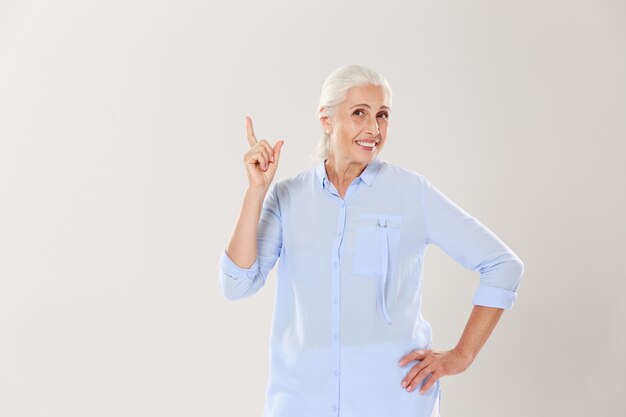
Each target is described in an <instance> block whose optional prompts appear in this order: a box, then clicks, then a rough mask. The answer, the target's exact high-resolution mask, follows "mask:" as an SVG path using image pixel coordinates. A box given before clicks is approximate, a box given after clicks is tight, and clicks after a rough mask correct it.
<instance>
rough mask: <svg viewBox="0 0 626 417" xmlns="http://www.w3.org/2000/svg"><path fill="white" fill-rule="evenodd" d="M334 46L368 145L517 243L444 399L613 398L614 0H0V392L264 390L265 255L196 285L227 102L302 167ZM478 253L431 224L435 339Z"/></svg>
mask: <svg viewBox="0 0 626 417" xmlns="http://www.w3.org/2000/svg"><path fill="white" fill-rule="evenodd" d="M352 63H356V64H362V65H366V66H369V67H371V68H373V69H375V70H377V71H379V72H381V73H382V74H383V75H385V76H386V77H387V79H388V80H389V83H390V85H391V87H392V89H393V92H394V96H393V106H392V114H391V117H390V123H391V125H390V126H391V127H390V131H389V138H388V143H387V145H386V146H385V149H384V150H383V153H382V154H381V158H382V159H384V160H386V161H388V162H390V163H394V164H397V165H400V166H403V167H405V168H409V169H413V170H416V171H418V172H421V173H422V174H424V175H426V176H427V177H428V178H429V179H430V180H431V181H432V182H433V183H434V184H435V185H436V186H438V187H439V188H440V189H441V190H442V191H443V192H444V193H445V194H446V195H447V196H448V197H449V198H451V199H452V200H453V201H455V202H456V203H458V204H459V205H460V206H461V207H463V208H464V209H465V210H466V211H468V212H469V213H470V214H472V215H474V216H475V217H476V218H477V219H479V220H480V221H481V222H482V223H483V224H485V225H486V226H488V227H489V228H490V229H491V230H492V231H494V232H495V233H496V234H497V235H498V236H499V237H500V238H501V239H502V240H503V241H504V242H505V243H506V244H507V245H509V246H510V247H511V248H512V249H513V250H514V251H515V252H516V253H517V254H518V255H519V256H520V258H521V259H522V260H523V261H524V264H525V273H524V276H523V278H522V283H521V284H520V286H519V288H518V301H517V302H516V303H515V305H514V307H513V309H511V310H508V311H505V313H504V315H503V316H502V319H501V320H500V322H499V324H498V326H497V327H496V329H495V331H494V333H493V334H492V336H491V338H490V339H489V340H488V341H487V344H486V345H485V346H484V347H483V349H482V350H481V352H480V354H479V356H478V358H477V359H476V360H475V361H474V363H473V364H472V366H471V367H470V368H469V369H468V370H467V371H465V372H464V373H462V374H458V375H454V376H447V377H443V378H442V401H441V415H442V417H454V416H464V417H474V416H475V417H479V416H480V417H501V416H508V417H522V416H523V417H527V416H554V415H563V416H572V417H578V416H580V417H582V416H591V415H597V416H600V415H601V416H605V417H609V416H623V415H625V414H626V397H625V396H624V395H623V394H624V387H625V386H626V360H625V359H624V352H626V336H625V333H624V330H623V325H624V322H625V319H626V303H624V294H626V268H625V266H624V258H625V253H626V244H625V242H624V237H625V235H626V233H625V232H626V227H625V222H624V220H623V215H624V213H625V212H626V197H625V192H624V190H625V189H626V168H625V164H624V160H625V155H626V149H625V148H626V146H625V141H626V75H625V74H626V4H625V3H624V2H623V1H608V0H604V1H600V0H594V1H591V0H589V1H567V2H566V1H545V0H541V1H538V0H534V1H533V0H530V1H495V0H494V1H486V0H482V1H479V0H477V1H472V2H467V1H446V2H435V1H413V2H389V1H385V2H382V1H370V0H368V1H345V0H335V1H326V0H324V1H316V2H306V3H304V2H297V1H287V0H285V1H271V2H268V1H248V2H243V1H241V0H238V1H237V0H236V1H228V2H206V1H204V2H201V1H164V0H158V1H155V0H151V1H147V0H146V1H138V0H124V1H56V2H49V1H6V0H3V1H2V2H0V139H1V141H0V193H1V194H0V416H2V417H22V416H24V417H26V416H28V417H30V416H55V417H56V416H63V417H68V416H80V417H83V416H91V417H99V416H116V417H118V416H129V417H130V416H133V417H136V416H147V417H148V416H149V417H158V416H176V417H180V416H198V417H199V416H260V415H261V411H262V407H263V401H264V393H265V386H266V378H267V372H268V359H269V358H268V341H269V331H270V320H271V314H272V303H273V296H274V288H275V279H276V276H275V270H274V271H273V272H272V275H271V276H270V279H269V280H268V282H267V284H266V287H265V288H263V289H262V290H261V291H260V292H259V293H257V294H256V295H255V296H254V297H251V298H248V299H244V300H238V301H234V302H233V301H228V300H226V299H224V298H222V297H221V295H220V293H219V287H218V272H219V266H218V260H219V254H220V252H221V250H222V249H223V248H224V247H225V246H226V244H227V241H228V239H229V237H230V233H231V231H232V227H233V225H234V223H235V220H236V218H237V215H238V212H239V208H240V204H241V199H242V197H243V192H244V190H245V188H246V185H247V179H246V175H245V170H244V167H243V164H242V156H243V154H244V152H245V151H246V149H247V146H248V145H247V141H246V137H245V120H244V118H245V115H246V114H248V115H250V116H251V117H252V118H253V121H254V124H255V130H256V133H257V136H258V137H259V138H266V139H267V140H269V141H270V143H272V144H273V143H275V141H276V140H280V139H282V140H285V145H284V147H283V151H282V157H281V161H280V166H279V170H278V173H277V176H276V179H277V180H280V179H284V178H288V177H291V176H294V175H296V174H297V173H299V172H301V171H303V170H306V169H308V168H309V167H311V166H312V164H313V163H314V162H312V161H311V160H310V159H309V155H312V154H313V153H314V151H315V145H316V144H317V141H318V139H319V135H320V128H319V124H318V122H317V120H316V119H315V110H316V106H317V102H318V99H319V93H320V88H321V85H322V82H323V81H324V79H325V78H326V77H327V76H328V75H329V74H330V72H332V71H333V70H334V69H335V68H337V67H339V66H342V65H346V64H352ZM478 278H479V277H478V275H476V274H474V273H472V272H470V271H468V270H465V269H463V268H462V267H461V266H459V265H458V264H456V263H455V262H454V261H453V260H452V259H451V258H449V257H448V256H447V255H446V254H445V252H443V251H441V250H440V249H439V248H437V247H432V248H431V249H430V250H429V255H428V256H427V258H426V265H425V284H424V311H423V314H424V316H425V317H426V319H427V320H428V321H429V322H430V323H431V324H432V325H433V331H434V348H435V349H439V350H447V349H450V348H452V347H454V345H455V344H456V343H457V341H458V339H459V337H460V335H461V333H462V331H463V328H464V326H465V323H466V321H467V319H468V317H469V313H470V311H471V309H472V304H471V299H472V296H473V293H474V290H475V288H476V286H477V284H478ZM398 389H401V388H400V381H398Z"/></svg>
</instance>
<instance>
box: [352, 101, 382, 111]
mask: <svg viewBox="0 0 626 417" xmlns="http://www.w3.org/2000/svg"><path fill="white" fill-rule="evenodd" d="M357 106H365V107H367V108H368V109H370V108H371V107H370V105H369V104H365V103H361V104H355V105H354V106H352V107H350V108H351V109H353V108H355V107H357ZM380 108H381V109H387V110H391V109H390V108H389V107H387V106H380Z"/></svg>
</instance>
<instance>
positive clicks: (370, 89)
mask: <svg viewBox="0 0 626 417" xmlns="http://www.w3.org/2000/svg"><path fill="white" fill-rule="evenodd" d="M360 103H365V104H369V105H370V106H375V107H381V106H389V100H388V99H387V97H386V96H385V90H384V89H383V88H382V87H381V86H379V85H371V84H368V85H360V86H357V87H352V88H350V89H348V91H347V92H346V100H345V104H347V105H348V106H352V105H354V104H360Z"/></svg>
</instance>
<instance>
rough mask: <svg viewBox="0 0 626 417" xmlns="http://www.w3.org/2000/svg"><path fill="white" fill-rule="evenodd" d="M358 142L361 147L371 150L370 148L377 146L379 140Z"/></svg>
mask: <svg viewBox="0 0 626 417" xmlns="http://www.w3.org/2000/svg"><path fill="white" fill-rule="evenodd" d="M356 143H357V145H359V146H360V147H361V148H364V149H368V150H370V149H374V147H376V145H377V144H378V141H376V142H368V141H362V140H357V141H356Z"/></svg>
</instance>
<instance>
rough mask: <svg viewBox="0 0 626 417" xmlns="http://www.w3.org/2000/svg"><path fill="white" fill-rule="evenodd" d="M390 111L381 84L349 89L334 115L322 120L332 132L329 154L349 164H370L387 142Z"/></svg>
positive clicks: (324, 125)
mask: <svg viewBox="0 0 626 417" xmlns="http://www.w3.org/2000/svg"><path fill="white" fill-rule="evenodd" d="M390 111H391V109H390V108H389V102H388V100H387V98H386V97H385V94H384V90H383V88H382V87H380V86H375V85H363V86H358V87H353V88H351V89H349V90H348V92H347V93H346V99H345V100H344V101H343V102H342V103H340V104H339V105H338V106H337V107H336V109H335V115H334V116H332V117H330V118H326V117H324V118H322V119H321V121H322V125H323V127H324V129H325V130H327V131H329V132H330V143H329V153H330V155H329V156H331V157H334V158H335V159H336V160H343V161H346V162H348V163H358V164H367V163H369V162H370V161H371V160H373V159H374V158H375V157H376V156H377V155H378V154H379V153H380V151H381V150H382V148H383V146H384V145H385V140H386V139H387V130H388V127H389V126H388V124H389V120H388V119H389V114H390Z"/></svg>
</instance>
